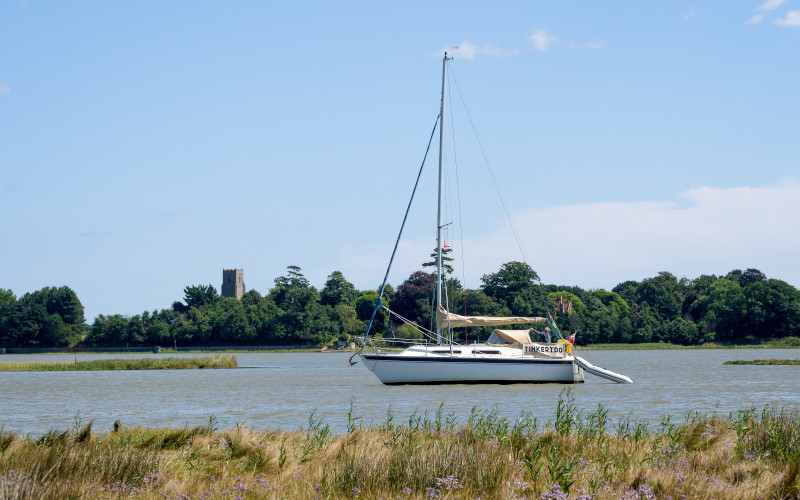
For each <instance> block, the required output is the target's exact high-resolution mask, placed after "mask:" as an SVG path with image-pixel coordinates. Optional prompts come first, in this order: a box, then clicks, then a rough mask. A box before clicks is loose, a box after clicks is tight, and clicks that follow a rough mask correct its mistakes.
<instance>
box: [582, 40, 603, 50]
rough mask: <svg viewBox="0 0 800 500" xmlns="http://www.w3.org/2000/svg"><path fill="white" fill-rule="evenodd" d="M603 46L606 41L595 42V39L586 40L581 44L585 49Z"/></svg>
mask: <svg viewBox="0 0 800 500" xmlns="http://www.w3.org/2000/svg"><path fill="white" fill-rule="evenodd" d="M605 46H606V42H595V41H591V42H586V43H584V44H583V47H584V48H586V49H593V50H596V49H602V48H603V47H605Z"/></svg>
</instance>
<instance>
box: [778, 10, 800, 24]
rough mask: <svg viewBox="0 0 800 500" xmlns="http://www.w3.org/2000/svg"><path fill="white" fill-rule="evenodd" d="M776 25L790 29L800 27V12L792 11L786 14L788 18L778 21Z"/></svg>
mask: <svg viewBox="0 0 800 500" xmlns="http://www.w3.org/2000/svg"><path fill="white" fill-rule="evenodd" d="M775 24H778V25H780V26H788V27H790V28H797V27H800V10H790V11H789V12H787V13H786V17H782V18H780V19H776V20H775Z"/></svg>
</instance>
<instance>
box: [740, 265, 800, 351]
mask: <svg viewBox="0 0 800 500" xmlns="http://www.w3.org/2000/svg"><path fill="white" fill-rule="evenodd" d="M743 276H744V275H743ZM742 296H743V303H744V314H743V319H742V323H743V324H744V329H745V330H746V333H747V334H748V335H752V336H754V337H757V338H775V337H777V338H782V337H786V336H790V335H792V336H794V335H798V333H800V291H799V290H797V289H796V288H794V287H793V286H791V285H790V284H788V283H786V282H785V281H781V280H776V279H764V280H759V281H754V282H752V283H750V284H749V285H747V286H745V287H743V290H742Z"/></svg>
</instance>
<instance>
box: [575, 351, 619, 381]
mask: <svg viewBox="0 0 800 500" xmlns="http://www.w3.org/2000/svg"><path fill="white" fill-rule="evenodd" d="M575 364H576V365H578V366H580V367H581V368H583V371H585V372H586V373H591V374H592V375H597V376H598V377H603V378H607V379H608V380H611V381H612V382H616V383H618V384H632V383H633V380H631V379H630V378H629V377H626V376H625V375H622V374H620V373H617V372H612V371H611V370H606V369H605V368H601V367H599V366H594V365H593V364H591V363H589V362H588V361H586V360H585V359H583V358H582V357H580V356H575Z"/></svg>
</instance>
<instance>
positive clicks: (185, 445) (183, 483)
mask: <svg viewBox="0 0 800 500" xmlns="http://www.w3.org/2000/svg"><path fill="white" fill-rule="evenodd" d="M356 414H357V411H356V409H355V405H354V404H352V403H351V409H350V411H349V412H348V414H347V424H348V425H347V427H348V429H347V432H344V433H341V434H334V433H333V432H332V430H331V426H330V425H329V424H326V423H325V422H323V421H321V420H320V419H317V418H316V416H315V414H314V413H312V414H311V415H310V417H309V419H308V422H307V424H306V425H304V426H302V427H301V428H300V429H299V430H296V431H292V432H283V431H275V430H260V431H256V430H253V429H250V428H248V427H246V426H243V425H240V426H237V427H236V428H232V429H224V430H218V429H216V427H215V422H214V419H213V417H212V418H210V419H209V423H208V425H206V426H202V427H196V428H144V427H123V428H122V429H121V430H120V431H119V432H113V433H107V434H95V433H94V432H93V431H92V427H91V423H88V424H85V425H83V424H82V423H81V422H80V421H79V419H76V423H75V425H74V428H73V429H71V430H68V431H64V432H57V431H51V432H49V433H47V434H45V435H43V436H40V437H31V436H26V437H20V436H17V435H15V434H13V433H8V432H5V433H0V436H1V437H0V499H18V498H81V499H82V498H90V499H94V498H98V499H99V498H115V499H116V498H131V499H151V498H168V499H185V498H197V499H202V498H231V499H232V498H239V499H256V498H276V499H277V498H301V499H305V498H308V499H311V498H314V499H328V498H350V499H352V498H363V499H375V498H386V499H388V498H401V499H406V498H408V499H422V498H483V499H495V498H497V499H499V498H503V499H505V498H542V499H563V498H581V499H587V498H597V499H606V498H629V499H634V498H674V499H678V498H726V499H727V500H734V499H745V498H759V497H762V498H798V495H800V474H799V471H800V466H799V465H798V464H799V463H800V412H798V411H797V409H787V408H783V409H778V408H775V407H774V406H768V407H765V408H763V409H761V410H756V409H755V408H749V409H744V410H741V411H739V412H736V413H734V414H731V415H728V416H726V417H722V416H718V415H698V414H694V415H688V416H687V417H685V418H684V419H683V420H681V421H680V422H673V421H672V418H671V417H669V416H667V417H664V419H663V420H662V421H661V422H660V423H655V424H653V423H649V424H648V423H646V422H642V421H637V420H635V419H631V418H622V419H615V420H612V419H611V418H609V416H608V413H607V411H606V410H605V408H603V407H602V406H599V407H598V408H596V409H595V410H592V411H588V412H587V411H585V410H582V409H579V408H578V407H577V404H576V402H575V400H574V399H573V397H572V395H571V393H570V392H569V391H568V390H567V391H565V392H562V394H561V397H560V398H559V401H558V407H557V409H556V412H555V415H554V416H553V418H552V419H551V420H549V421H547V422H539V421H537V419H535V418H533V417H531V416H530V414H528V413H525V412H523V413H521V414H520V417H519V418H518V419H516V420H513V421H510V420H507V419H505V418H502V417H499V416H498V414H497V411H496V410H495V409H489V410H478V409H475V410H473V412H472V415H471V416H470V417H469V418H468V419H467V420H466V421H464V422H456V420H455V419H454V418H453V416H452V415H450V414H448V413H447V412H446V411H445V409H444V407H443V406H440V407H439V408H438V409H437V410H435V411H434V412H432V413H422V414H420V413H414V414H412V415H410V416H408V417H407V418H404V419H403V421H402V422H400V421H398V420H397V418H396V417H395V415H393V413H392V412H391V410H389V411H388V412H387V417H386V420H385V421H384V422H383V423H381V424H379V425H372V426H364V425H362V422H361V420H360V419H359V418H358V417H357V416H356Z"/></svg>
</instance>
